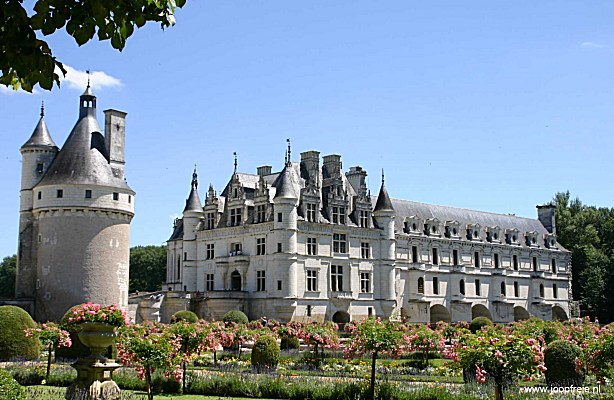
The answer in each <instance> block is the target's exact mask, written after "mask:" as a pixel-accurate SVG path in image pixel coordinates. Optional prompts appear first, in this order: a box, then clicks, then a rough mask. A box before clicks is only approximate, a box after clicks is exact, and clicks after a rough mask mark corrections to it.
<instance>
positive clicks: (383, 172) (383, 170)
mask: <svg viewBox="0 0 614 400" xmlns="http://www.w3.org/2000/svg"><path fill="white" fill-rule="evenodd" d="M383 184H384V168H382V185H383Z"/></svg>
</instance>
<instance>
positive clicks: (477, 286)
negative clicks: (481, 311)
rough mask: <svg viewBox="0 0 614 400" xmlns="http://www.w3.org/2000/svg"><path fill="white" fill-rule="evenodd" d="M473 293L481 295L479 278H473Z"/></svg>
mask: <svg viewBox="0 0 614 400" xmlns="http://www.w3.org/2000/svg"><path fill="white" fill-rule="evenodd" d="M475 295H476V296H481V295H482V286H481V284H480V280H479V279H476V280H475Z"/></svg>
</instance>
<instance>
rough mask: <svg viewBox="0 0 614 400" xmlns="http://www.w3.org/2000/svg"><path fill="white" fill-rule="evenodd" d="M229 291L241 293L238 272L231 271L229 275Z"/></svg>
mask: <svg viewBox="0 0 614 400" xmlns="http://www.w3.org/2000/svg"><path fill="white" fill-rule="evenodd" d="M230 290H235V291H241V274H240V273H239V271H236V270H235V271H233V272H232V274H230Z"/></svg>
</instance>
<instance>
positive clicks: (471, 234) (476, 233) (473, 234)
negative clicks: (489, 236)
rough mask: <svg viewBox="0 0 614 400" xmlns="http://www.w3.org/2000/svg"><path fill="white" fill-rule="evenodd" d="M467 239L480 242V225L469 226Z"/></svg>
mask: <svg viewBox="0 0 614 400" xmlns="http://www.w3.org/2000/svg"><path fill="white" fill-rule="evenodd" d="M467 239H468V240H475V241H478V240H480V239H481V237H480V224H475V225H474V224H467Z"/></svg>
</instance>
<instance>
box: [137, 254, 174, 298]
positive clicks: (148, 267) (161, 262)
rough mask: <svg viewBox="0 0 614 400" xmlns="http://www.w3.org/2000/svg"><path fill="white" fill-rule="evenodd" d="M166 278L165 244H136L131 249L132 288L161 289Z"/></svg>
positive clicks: (150, 290) (147, 290)
mask: <svg viewBox="0 0 614 400" xmlns="http://www.w3.org/2000/svg"><path fill="white" fill-rule="evenodd" d="M165 279H166V247H165V246H136V247H132V248H131V249H130V290H139V291H143V292H153V291H156V290H160V288H161V287H162V283H164V281H165Z"/></svg>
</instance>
